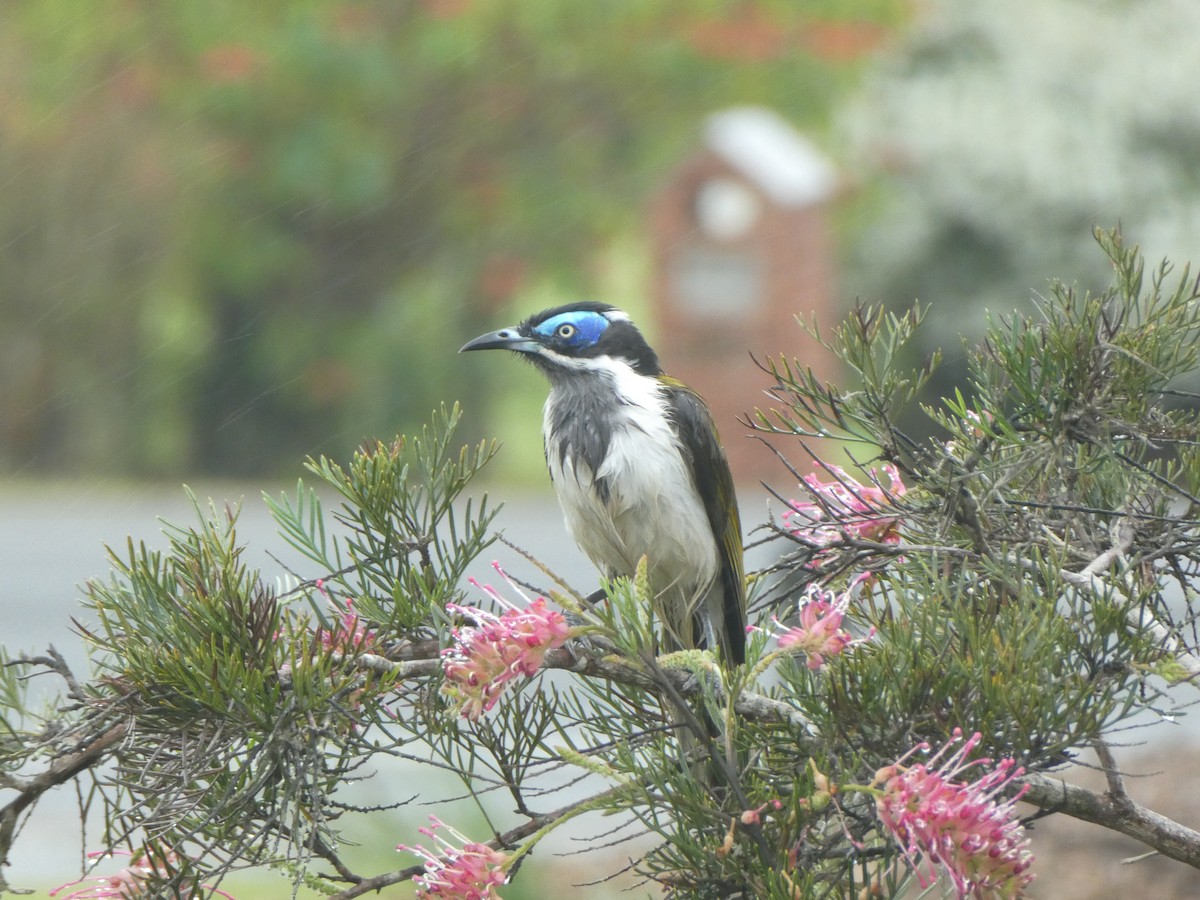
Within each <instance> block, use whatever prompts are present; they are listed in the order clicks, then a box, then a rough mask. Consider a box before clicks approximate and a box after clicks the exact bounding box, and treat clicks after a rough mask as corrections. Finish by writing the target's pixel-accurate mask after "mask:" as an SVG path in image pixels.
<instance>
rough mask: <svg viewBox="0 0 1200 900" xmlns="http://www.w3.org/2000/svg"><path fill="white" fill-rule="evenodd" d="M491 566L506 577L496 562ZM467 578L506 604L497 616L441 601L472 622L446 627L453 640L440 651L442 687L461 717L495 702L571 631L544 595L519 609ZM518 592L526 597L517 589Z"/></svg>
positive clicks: (475, 716) (475, 715)
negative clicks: (450, 628)
mask: <svg viewBox="0 0 1200 900" xmlns="http://www.w3.org/2000/svg"><path fill="white" fill-rule="evenodd" d="M495 568H496V571H497V572H499V573H500V574H501V575H502V576H504V577H505V578H506V579H507V578H508V576H507V575H504V572H503V570H501V569H500V567H499V565H496V566H495ZM470 582H471V584H473V585H475V586H476V587H480V588H481V589H482V590H483V591H484V592H485V593H486V594H487V595H488V596H489V597H491V598H492V599H493V600H494V601H495V602H496V603H497V604H499V605H500V606H502V607H505V609H504V612H503V613H501V614H500V615H499V616H497V615H495V614H494V613H490V612H488V611H487V610H484V609H480V608H479V607H477V606H459V605H458V604H456V603H447V604H446V611H447V612H449V613H451V614H452V615H453V614H457V615H461V616H466V617H467V618H469V619H471V620H473V621H474V622H475V624H474V625H461V626H456V627H455V628H454V629H453V631H452V632H451V635H452V636H453V638H454V644H453V645H452V646H450V647H447V648H446V649H445V650H443V651H442V671H443V672H444V673H445V676H446V681H445V684H443V686H442V692H443V693H444V694H446V695H447V696H449V697H451V698H452V699H453V700H454V701H455V702H457V703H458V706H459V713H460V714H461V715H462V716H463V717H464V718H467V719H478V718H479V717H480V716H481V715H483V714H484V713H485V712H487V711H488V710H489V709H491V708H492V707H493V706H495V705H496V701H497V700H499V699H500V695H501V694H503V693H504V691H505V689H506V687H507V686H508V683H509V682H511V681H512V680H514V679H516V678H518V677H526V678H528V677H530V676H532V675H534V674H535V673H536V672H537V670H538V669H539V668H540V667H541V665H542V660H543V659H544V658H545V656H546V653H548V652H549V651H550V650H553V649H554V648H556V647H561V646H562V645H563V644H564V643H566V641H567V639H568V638H569V637H570V636H571V633H570V629H569V628H568V626H567V620H566V617H565V616H564V615H563V614H562V613H561V612H559V611H558V610H555V609H549V608H548V607H547V604H546V598H545V597H538V598H537V599H536V600H533V601H531V602H530V603H529V606H528V607H526V608H525V609H521V608H520V607H517V606H515V605H513V604H512V603H509V602H508V601H507V600H505V599H504V598H503V597H502V596H501V595H500V592H499V591H497V590H496V589H495V588H493V587H491V586H490V585H486V586H481V585H480V584H479V582H477V581H475V580H474V579H470ZM509 584H510V585H511V584H512V581H511V580H510V581H509ZM517 592H518V593H519V594H521V597H522V598H523V599H525V600H529V598H528V597H527V596H525V594H524V593H522V592H521V591H520V590H519V589H518V591H517Z"/></svg>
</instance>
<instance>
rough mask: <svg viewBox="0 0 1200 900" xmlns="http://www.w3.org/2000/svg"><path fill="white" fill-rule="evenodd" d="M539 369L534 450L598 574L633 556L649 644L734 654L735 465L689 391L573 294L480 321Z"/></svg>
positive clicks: (489, 338) (633, 333)
mask: <svg viewBox="0 0 1200 900" xmlns="http://www.w3.org/2000/svg"><path fill="white" fill-rule="evenodd" d="M498 349H503V350H510V351H512V352H514V353H516V354H518V355H519V356H520V357H522V358H523V359H525V360H528V361H529V362H531V363H532V364H533V365H534V366H535V367H536V368H538V369H539V370H540V371H541V372H542V373H543V374H544V375H545V376H546V377H547V379H548V380H549V382H550V393H549V396H548V397H547V399H546V404H545V408H544V411H543V417H542V437H543V440H544V448H545V455H546V464H547V468H548V469H549V472H550V478H551V481H552V483H553V485H554V489H555V493H556V494H557V496H558V501H559V505H560V506H561V508H562V512H563V518H564V520H565V523H566V526H567V530H568V531H569V532H570V534H571V536H572V537H573V538H574V540H575V543H576V544H578V545H579V547H580V549H581V550H582V551H583V552H584V554H585V555H586V556H587V557H588V558H589V559H590V560H591V562H592V563H593V564H594V565H595V566H596V567H597V568H598V569H599V570H600V571H601V572H603V573H604V574H605V575H607V576H608V577H609V578H616V577H622V576H625V577H632V576H633V575H634V574H635V571H636V569H637V567H638V564H639V561H640V560H641V559H642V558H643V556H644V557H645V558H646V560H647V563H646V564H647V573H648V576H649V584H650V589H651V591H652V593H653V594H654V598H655V599H654V603H655V609H656V613H657V615H658V618H659V619H660V621H661V622H662V631H663V634H662V637H661V639H660V646H661V649H662V650H664V651H666V652H671V651H677V650H688V649H709V650H715V651H718V652H719V654H720V658H721V660H722V661H723V662H724V663H725V664H726V665H740V664H742V663H743V662H744V661H745V649H746V588H745V577H744V574H743V573H744V564H743V559H742V532H741V521H740V518H739V513H738V507H737V498H736V496H735V494H734V486H733V476H732V475H731V473H730V470H729V463H728V461H727V459H726V457H725V452H724V449H723V447H722V445H721V441H720V438H719V436H718V434H717V428H716V424H715V422H714V421H713V417H712V413H711V412H710V411H709V408H708V406H707V405H706V404H705V402H704V401H703V400H702V399H701V397H700V395H699V394H697V393H696V392H695V391H694V390H692V389H691V388H689V387H688V386H687V385H685V384H683V382H681V381H678V380H676V379H674V378H671V377H669V376H668V375H666V374H665V373H664V372H663V369H662V367H661V366H660V364H659V361H658V355H657V354H656V353H655V352H654V350H653V349H652V348H651V347H650V345H649V344H648V343H647V342H646V339H645V338H644V337H643V336H642V333H641V332H640V331H639V330H638V328H637V326H636V325H635V324H634V323H633V321H632V320H631V319H630V317H629V315H628V314H627V313H625V312H623V311H622V310H620V309H618V308H616V307H615V306H611V305H609V304H607V303H599V302H594V301H583V302H577V303H571V304H567V305H565V306H557V307H554V308H551V309H546V310H543V311H542V312H539V313H537V314H535V315H532V316H530V317H529V318H527V319H526V320H525V321H523V322H521V323H520V324H518V325H513V326H510V327H507V328H501V329H499V330H497V331H492V332H488V333H487V334H483V335H480V336H479V337H477V338H475V339H474V340H471V341H468V342H467V343H466V344H464V345H463V347H462V348H461V350H460V351H459V352H467V351H473V350H498Z"/></svg>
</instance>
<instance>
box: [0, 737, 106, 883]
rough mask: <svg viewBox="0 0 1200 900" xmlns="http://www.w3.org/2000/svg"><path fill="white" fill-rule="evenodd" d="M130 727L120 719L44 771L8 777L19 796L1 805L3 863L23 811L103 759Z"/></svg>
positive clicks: (0, 862)
mask: <svg viewBox="0 0 1200 900" xmlns="http://www.w3.org/2000/svg"><path fill="white" fill-rule="evenodd" d="M128 728H129V726H128V724H127V723H125V722H120V723H118V724H116V725H113V726H111V727H110V728H108V729H107V730H106V731H103V732H101V733H100V734H99V735H97V736H96V737H94V738H92V739H91V740H90V741H88V742H87V743H86V744H84V746H83V748H82V749H80V750H75V751H73V752H71V753H67V754H66V755H64V756H61V757H59V758H58V759H56V760H54V762H53V763H51V765H50V767H49V768H48V769H46V770H45V771H44V772H41V773H39V774H37V775H35V776H33V777H32V778H22V779H16V778H13V779H9V781H8V784H6V785H5V786H6V787H12V788H16V790H17V796H16V797H15V798H14V799H13V800H12V801H11V802H10V803H8V805H6V806H5V807H4V808H2V809H0V867H3V866H7V865H9V859H8V851H9V849H10V848H11V847H12V842H13V838H14V836H15V831H16V827H17V823H18V822H19V821H20V819H21V814H22V813H23V812H24V811H25V810H27V809H28V808H29V807H30V806H32V805H33V804H34V803H36V802H37V801H38V798H39V797H41V796H42V794H44V793H46V791H48V790H50V789H51V788H55V787H58V786H59V785H60V784H65V783H66V782H68V781H70V780H71V779H72V778H74V777H75V776H76V775H78V774H79V773H80V772H83V771H84V770H85V769H89V768H91V767H92V766H93V765H95V764H96V763H98V762H101V761H102V760H103V759H104V757H105V756H106V755H107V753H108V751H109V750H110V749H111V748H112V747H113V745H114V744H117V743H119V742H120V741H121V740H122V739H123V738H124V737H125V734H126V732H127V731H128ZM3 884H4V882H3V878H0V887H3Z"/></svg>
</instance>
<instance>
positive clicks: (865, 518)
mask: <svg viewBox="0 0 1200 900" xmlns="http://www.w3.org/2000/svg"><path fill="white" fill-rule="evenodd" d="M822 468H823V469H824V470H825V471H828V472H831V473H832V474H833V476H834V479H835V480H834V481H831V482H824V481H821V479H820V477H819V476H818V475H816V474H813V475H808V476H806V477H805V478H804V484H805V486H806V487H807V488H808V490H809V492H810V493H811V494H812V496H813V499H812V500H810V501H804V502H801V501H799V500H793V501H791V507H792V508H791V509H790V510H788V511H787V512H785V513H784V514H783V524H784V527H785V528H787V529H788V531H790V532H791V533H792V534H794V535H795V536H796V537H797V538H799V539H800V540H802V541H804V542H805V543H806V544H811V545H813V546H815V547H828V546H830V545H832V544H836V543H837V542H838V541H841V540H851V539H854V538H858V539H860V540H868V541H877V542H880V543H884V544H898V543H900V517H899V516H898V515H896V513H895V511H894V510H893V506H894V501H895V500H896V499H897V498H898V497H903V496H904V494H905V492H906V491H907V488H905V486H904V482H902V481H901V480H900V472H899V471H898V470H897V469H896V467H895V466H893V465H891V464H890V463H889V464H888V465H885V466H882V467H881V468H882V471H883V474H885V475H887V478H888V486H887V487H886V488H885V487H884V486H883V483H882V482H881V481H880V478H879V470H876V469H871V472H870V476H871V477H870V483H869V484H862V483H861V482H859V481H857V480H856V479H855V478H853V477H852V476H851V475H850V474H849V473H848V472H847V471H846V470H845V469H843V468H842V467H841V466H822Z"/></svg>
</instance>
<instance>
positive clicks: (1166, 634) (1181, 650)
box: [1009, 520, 1200, 686]
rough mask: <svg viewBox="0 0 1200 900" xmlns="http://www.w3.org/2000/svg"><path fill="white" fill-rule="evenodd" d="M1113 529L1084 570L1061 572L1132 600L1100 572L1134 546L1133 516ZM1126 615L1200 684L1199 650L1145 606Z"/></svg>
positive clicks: (1078, 583)
mask: <svg viewBox="0 0 1200 900" xmlns="http://www.w3.org/2000/svg"><path fill="white" fill-rule="evenodd" d="M1113 532H1114V533H1113V545H1112V546H1111V547H1109V548H1108V549H1107V550H1105V551H1104V552H1103V553H1101V554H1100V555H1099V556H1097V557H1096V558H1095V559H1093V560H1092V561H1091V562H1089V563H1088V564H1087V565H1086V566H1084V567H1083V569H1082V570H1080V571H1079V572H1072V571H1070V570H1069V569H1059V570H1058V574H1059V577H1060V578H1062V580H1063V581H1065V582H1067V583H1068V584H1071V585H1074V586H1075V587H1078V588H1084V589H1085V590H1088V591H1091V593H1093V594H1095V595H1096V596H1098V597H1104V596H1106V595H1107V596H1110V595H1112V594H1116V595H1117V596H1119V597H1120V598H1121V599H1122V600H1124V601H1125V602H1126V603H1127V604H1128V603H1129V599H1130V598H1129V595H1128V594H1127V593H1125V591H1123V590H1121V589H1120V588H1119V587H1117V586H1116V585H1114V584H1111V583H1110V582H1108V581H1105V580H1104V579H1103V578H1101V577H1100V576H1099V575H1098V574H1097V573H1098V572H1103V571H1104V570H1105V569H1107V568H1108V567H1109V566H1111V565H1112V564H1113V563H1115V562H1118V561H1121V560H1123V559H1124V558H1125V554H1126V553H1127V552H1128V551H1129V549H1130V548H1131V547H1132V546H1133V538H1134V529H1133V527H1132V524H1131V523H1130V522H1129V520H1124V521H1123V522H1122V523H1120V524H1119V525H1117V527H1115V528H1114V529H1113ZM1009 561H1010V562H1013V563H1016V564H1017V565H1019V566H1021V567H1022V568H1025V569H1028V570H1030V571H1032V572H1036V571H1039V566H1038V565H1037V563H1035V562H1034V561H1033V560H1031V559H1026V558H1024V557H1009ZM1125 618H1126V620H1127V621H1128V622H1129V624H1130V625H1132V626H1133V627H1134V628H1144V629H1146V630H1147V631H1149V632H1150V634H1152V635H1153V636H1154V639H1155V640H1156V641H1158V642H1159V643H1161V644H1162V645H1163V647H1164V648H1165V649H1166V650H1167V652H1169V653H1171V654H1172V655H1173V656H1174V657H1175V659H1176V661H1177V662H1178V663H1179V664H1180V665H1181V666H1183V668H1184V670H1185V671H1186V672H1187V673H1188V680H1189V681H1191V682H1192V684H1193V685H1196V686H1200V657H1197V656H1196V654H1194V653H1192V652H1191V651H1190V650H1188V649H1187V648H1186V647H1184V646H1183V645H1182V644H1181V643H1180V641H1179V639H1178V638H1177V637H1176V636H1175V635H1174V634H1172V633H1171V630H1170V629H1169V628H1167V626H1166V625H1163V624H1162V623H1161V622H1160V621H1158V619H1156V618H1155V617H1154V616H1153V615H1152V614H1151V613H1150V612H1149V611H1148V610H1146V609H1144V608H1141V609H1133V608H1130V609H1129V610H1128V611H1127V612H1126V614H1125Z"/></svg>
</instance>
